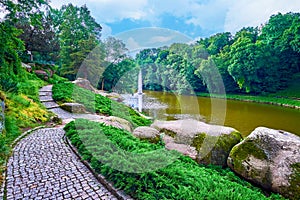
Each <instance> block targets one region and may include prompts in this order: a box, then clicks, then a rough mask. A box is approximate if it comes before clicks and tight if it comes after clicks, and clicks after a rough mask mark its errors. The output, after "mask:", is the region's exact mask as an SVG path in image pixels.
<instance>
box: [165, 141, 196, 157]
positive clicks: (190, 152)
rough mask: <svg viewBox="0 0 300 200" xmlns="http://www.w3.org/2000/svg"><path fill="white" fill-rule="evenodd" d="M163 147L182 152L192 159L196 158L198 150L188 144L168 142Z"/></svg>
mask: <svg viewBox="0 0 300 200" xmlns="http://www.w3.org/2000/svg"><path fill="white" fill-rule="evenodd" d="M165 147H166V149H168V150H175V151H178V152H180V153H182V154H183V155H185V156H189V157H190V158H192V159H194V160H196V159H197V155H198V152H197V150H196V148H195V147H192V146H190V145H186V144H177V143H172V142H169V143H167V144H166V146H165Z"/></svg>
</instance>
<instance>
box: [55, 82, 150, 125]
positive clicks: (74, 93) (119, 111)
mask: <svg viewBox="0 0 300 200" xmlns="http://www.w3.org/2000/svg"><path fill="white" fill-rule="evenodd" d="M52 92H53V99H54V100H55V101H58V102H78V103H81V104H83V105H84V106H85V107H86V109H87V111H89V112H93V113H99V114H103V115H109V116H111V115H113V116H116V117H120V118H123V119H126V120H128V121H130V122H131V123H132V124H133V126H134V127H137V126H145V125H149V124H150V123H151V121H150V120H147V119H145V118H144V117H142V116H140V115H139V114H138V113H137V112H136V111H135V110H133V109H132V108H129V107H127V106H125V105H124V104H122V103H118V102H116V101H113V100H111V99H109V98H107V97H104V96H102V95H100V94H95V93H93V92H91V91H89V90H86V89H83V88H80V87H78V86H76V85H74V84H72V83H70V82H65V83H58V84H55V85H54V86H53V89H52Z"/></svg>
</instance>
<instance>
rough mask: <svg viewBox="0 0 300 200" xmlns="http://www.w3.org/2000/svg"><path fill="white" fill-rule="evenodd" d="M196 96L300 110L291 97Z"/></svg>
mask: <svg viewBox="0 0 300 200" xmlns="http://www.w3.org/2000/svg"><path fill="white" fill-rule="evenodd" d="M145 91H149V92H162V93H172V92H170V91H153V90H145ZM180 95H182V96H193V95H187V94H180ZM195 96H196V97H206V98H216V99H229V100H234V101H242V102H251V103H259V104H268V105H274V106H281V107H285V108H291V109H296V110H300V100H297V99H290V98H281V97H269V96H251V95H243V94H225V96H224V95H219V94H209V93H199V92H198V93H195Z"/></svg>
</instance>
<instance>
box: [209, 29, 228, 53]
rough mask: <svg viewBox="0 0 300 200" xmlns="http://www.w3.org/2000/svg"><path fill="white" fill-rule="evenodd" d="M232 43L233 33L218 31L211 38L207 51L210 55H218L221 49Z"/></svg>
mask: <svg viewBox="0 0 300 200" xmlns="http://www.w3.org/2000/svg"><path fill="white" fill-rule="evenodd" d="M231 44H232V36H231V33H229V32H226V33H218V34H216V35H213V36H211V37H210V38H209V46H208V47H207V51H208V53H209V54H210V55H216V54H218V53H220V52H221V50H222V49H223V48H224V47H225V46H227V45H231Z"/></svg>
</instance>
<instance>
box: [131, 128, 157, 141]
mask: <svg viewBox="0 0 300 200" xmlns="http://www.w3.org/2000/svg"><path fill="white" fill-rule="evenodd" d="M133 135H134V136H135V137H137V138H140V139H142V140H147V141H149V142H152V143H157V142H159V140H160V135H159V131H158V130H156V129H154V128H150V127H147V126H141V127H138V128H136V129H135V130H134V131H133Z"/></svg>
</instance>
